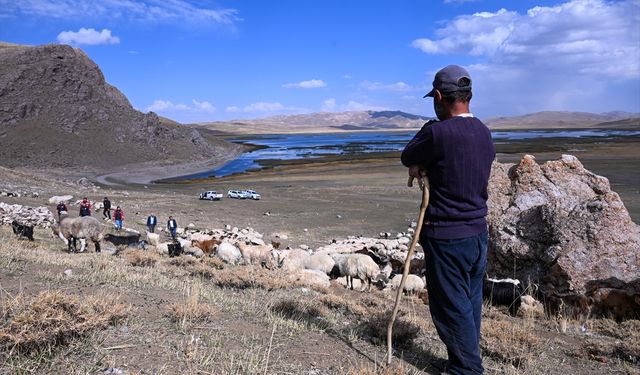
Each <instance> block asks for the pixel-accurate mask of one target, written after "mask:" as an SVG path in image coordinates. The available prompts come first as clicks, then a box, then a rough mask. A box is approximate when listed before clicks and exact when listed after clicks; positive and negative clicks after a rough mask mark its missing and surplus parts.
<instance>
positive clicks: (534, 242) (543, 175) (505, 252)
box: [487, 155, 640, 295]
mask: <svg viewBox="0 0 640 375" xmlns="http://www.w3.org/2000/svg"><path fill="white" fill-rule="evenodd" d="M488 192H489V201H488V206H489V214H488V224H489V239H490V240H489V241H490V242H489V246H490V248H489V265H488V268H487V272H488V274H489V276H490V277H494V276H497V277H512V278H513V277H515V278H518V279H520V280H522V281H523V282H525V284H526V283H528V282H533V283H536V284H537V285H538V286H539V288H540V291H541V292H542V293H543V294H547V295H548V294H554V293H555V294H562V295H564V294H581V293H585V292H586V290H587V289H586V285H587V284H588V283H589V282H592V281H594V280H605V279H609V278H616V279H618V280H621V281H624V282H630V281H632V280H635V279H638V278H640V227H639V226H638V225H637V224H635V223H634V222H633V221H632V220H631V218H630V216H629V213H628V211H627V210H626V208H625V206H624V204H623V203H622V201H621V199H620V197H619V196H618V194H616V193H615V192H614V191H612V190H611V187H610V185H609V181H608V180H607V179H606V178H604V177H602V176H598V175H596V174H594V173H592V172H590V171H588V170H586V169H585V168H584V167H583V166H582V164H581V163H580V161H579V160H578V159H577V158H576V157H574V156H571V155H563V156H562V158H561V159H560V160H555V161H549V162H546V163H544V164H541V165H539V164H537V163H536V161H535V158H534V157H533V156H531V155H525V156H524V157H523V158H522V160H521V161H520V163H519V164H517V165H513V164H501V163H498V162H494V164H493V168H492V171H491V178H490V181H489V187H488Z"/></svg>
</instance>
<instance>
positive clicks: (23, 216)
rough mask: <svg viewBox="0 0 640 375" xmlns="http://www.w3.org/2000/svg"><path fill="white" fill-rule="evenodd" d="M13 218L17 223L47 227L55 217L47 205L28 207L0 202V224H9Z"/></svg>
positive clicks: (53, 221)
mask: <svg viewBox="0 0 640 375" xmlns="http://www.w3.org/2000/svg"><path fill="white" fill-rule="evenodd" d="M13 220H16V221H17V222H18V223H19V224H24V225H33V226H36V227H41V228H49V227H51V225H52V224H53V223H55V219H54V218H53V214H52V213H51V211H49V209H48V208H47V207H30V206H23V205H20V204H7V203H4V202H0V224H3V225H10V224H11V222H12V221H13Z"/></svg>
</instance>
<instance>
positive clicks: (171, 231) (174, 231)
mask: <svg viewBox="0 0 640 375" xmlns="http://www.w3.org/2000/svg"><path fill="white" fill-rule="evenodd" d="M176 229H177V228H169V232H170V233H171V238H173V239H174V240H175V239H176Z"/></svg>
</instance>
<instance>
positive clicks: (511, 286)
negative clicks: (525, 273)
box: [482, 277, 524, 316]
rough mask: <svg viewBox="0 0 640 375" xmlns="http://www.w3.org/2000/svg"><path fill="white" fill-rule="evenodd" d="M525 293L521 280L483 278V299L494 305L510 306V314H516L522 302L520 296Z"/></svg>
mask: <svg viewBox="0 0 640 375" xmlns="http://www.w3.org/2000/svg"><path fill="white" fill-rule="evenodd" d="M523 295H524V288H523V287H522V283H520V280H515V279H501V280H497V279H490V278H487V277H485V278H484V280H482V299H483V300H485V301H487V302H489V303H490V304H491V305H493V306H507V307H509V314H511V315H512V316H515V315H516V314H517V313H518V310H519V309H520V304H521V303H522V302H521V300H520V297H522V296H523Z"/></svg>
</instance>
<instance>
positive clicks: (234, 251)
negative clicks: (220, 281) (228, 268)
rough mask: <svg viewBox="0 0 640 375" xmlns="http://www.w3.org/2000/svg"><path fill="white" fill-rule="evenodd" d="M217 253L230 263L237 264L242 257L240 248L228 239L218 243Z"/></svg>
mask: <svg viewBox="0 0 640 375" xmlns="http://www.w3.org/2000/svg"><path fill="white" fill-rule="evenodd" d="M216 255H217V256H218V258H220V259H222V260H223V261H224V262H226V263H229V264H236V263H238V262H239V261H240V258H242V254H241V253H240V250H239V249H238V248H237V247H235V245H233V244H232V243H230V242H228V241H222V243H220V245H218V251H217V252H216Z"/></svg>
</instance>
